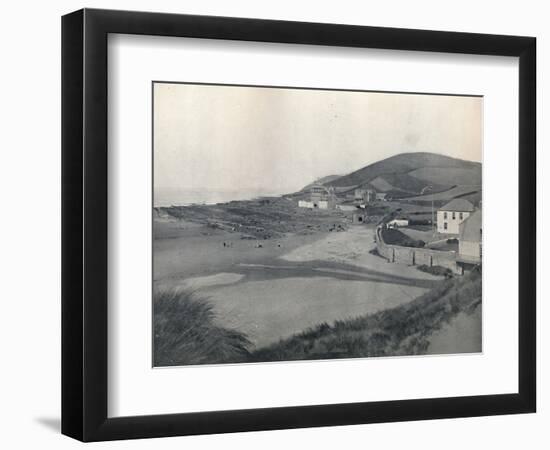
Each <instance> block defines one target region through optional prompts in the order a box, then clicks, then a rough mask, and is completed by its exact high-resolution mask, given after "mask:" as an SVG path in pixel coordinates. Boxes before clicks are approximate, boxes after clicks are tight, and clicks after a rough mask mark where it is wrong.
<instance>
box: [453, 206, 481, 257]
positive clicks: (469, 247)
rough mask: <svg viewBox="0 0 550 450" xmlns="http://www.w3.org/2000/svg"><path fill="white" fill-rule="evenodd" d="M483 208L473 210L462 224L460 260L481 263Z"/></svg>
mask: <svg viewBox="0 0 550 450" xmlns="http://www.w3.org/2000/svg"><path fill="white" fill-rule="evenodd" d="M481 226H482V225H481V209H478V210H476V211H475V212H473V213H472V214H471V215H470V216H469V217H468V218H467V219H466V220H465V221H464V222H462V223H461V224H460V236H459V238H458V261H459V262H463V263H467V264H480V263H481V254H482V244H481Z"/></svg>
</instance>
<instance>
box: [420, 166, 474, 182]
mask: <svg viewBox="0 0 550 450" xmlns="http://www.w3.org/2000/svg"><path fill="white" fill-rule="evenodd" d="M409 175H410V176H412V177H414V178H417V179H419V180H421V181H422V182H425V181H429V182H430V183H434V184H447V185H462V184H481V166H480V165H479V166H477V167H421V168H420V169H416V170H413V171H412V172H409Z"/></svg>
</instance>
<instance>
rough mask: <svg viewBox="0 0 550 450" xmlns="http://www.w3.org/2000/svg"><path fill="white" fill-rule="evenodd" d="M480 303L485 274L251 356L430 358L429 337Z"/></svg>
mask: <svg viewBox="0 0 550 450" xmlns="http://www.w3.org/2000/svg"><path fill="white" fill-rule="evenodd" d="M480 305H481V272H480V269H476V270H474V271H472V272H470V273H469V274H467V275H465V276H464V277H458V278H454V279H450V280H446V281H443V282H441V284H440V285H439V286H437V287H435V288H434V289H432V290H431V291H429V292H427V293H425V294H424V295H421V296H420V297H418V298H417V299H415V300H413V301H411V302H409V303H407V304H405V305H401V306H398V307H396V308H392V309H387V310H385V311H381V312H378V313H375V314H371V315H368V316H362V317H357V318H354V319H349V320H340V321H336V322H334V324H328V323H322V324H320V325H317V326H316V327H313V328H311V329H309V330H306V331H304V332H303V333H299V334H296V335H294V336H292V337H290V338H288V339H284V340H281V341H280V342H278V343H276V344H273V345H271V346H269V347H266V348H261V349H259V350H256V351H254V352H252V354H251V355H250V359H251V360H252V361H288V360H303V359H326V358H359V357H376V356H403V355H421V354H425V353H426V351H427V350H428V347H429V343H430V342H429V337H430V335H431V334H432V333H434V332H435V331H437V330H439V329H440V328H441V327H442V326H443V325H444V324H446V323H448V322H449V321H450V320H452V319H453V318H454V317H455V316H456V315H457V314H459V313H461V312H463V313H466V314H471V313H473V312H474V311H475V309H476V308H478V307H480Z"/></svg>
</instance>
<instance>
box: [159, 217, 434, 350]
mask: <svg viewBox="0 0 550 450" xmlns="http://www.w3.org/2000/svg"><path fill="white" fill-rule="evenodd" d="M156 233H157V239H155V240H154V280H155V286H156V287H160V288H171V289H182V288H183V289H191V290H193V291H194V292H195V293H196V294H197V295H203V296H205V297H207V298H208V299H209V301H210V302H211V304H212V305H213V306H214V310H215V312H216V320H217V321H218V323H219V324H220V325H223V326H225V327H229V328H233V329H238V330H240V331H243V332H245V333H246V334H247V336H248V337H249V338H250V340H251V341H252V342H253V344H255V346H256V347H260V346H264V345H267V344H270V343H273V342H276V341H278V340H279V339H282V338H285V337H288V336H290V335H292V334H294V333H298V332H301V331H303V330H305V329H307V328H308V327H312V326H314V325H316V324H319V323H322V322H333V321H335V320H340V319H347V318H351V317H355V316H358V315H363V314H368V313H373V312H376V311H380V310H383V309H387V308H391V307H394V306H398V305H400V304H403V303H405V302H408V301H410V300H412V299H413V298H415V297H416V296H418V295H420V294H422V293H423V292H425V291H426V290H427V289H429V288H430V287H432V286H433V285H434V283H435V282H437V281H438V280H439V279H440V278H438V277H435V276H433V275H430V274H427V273H424V272H420V271H419V270H417V269H416V268H415V267H407V266H402V265H395V264H389V263H387V262H386V260H384V259H383V258H380V257H379V256H376V255H373V254H371V253H369V252H370V251H371V250H372V249H373V248H374V227H373V226H370V227H369V226H352V227H350V228H349V229H348V230H347V231H343V232H330V233H329V232H318V233H314V234H305V235H296V234H290V235H288V236H285V237H283V238H280V239H270V240H249V239H242V238H241V237H242V236H241V235H240V234H239V233H227V232H225V231H222V230H212V229H210V228H208V227H206V226H201V225H197V224H195V223H187V224H186V223H184V222H179V221H178V222H177V223H173V222H169V221H165V222H164V223H162V225H161V226H160V227H157V228H156ZM160 236H162V238H159V237H160Z"/></svg>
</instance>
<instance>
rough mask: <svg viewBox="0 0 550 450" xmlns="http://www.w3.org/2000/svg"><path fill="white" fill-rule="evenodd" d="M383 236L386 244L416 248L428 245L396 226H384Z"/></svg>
mask: <svg viewBox="0 0 550 450" xmlns="http://www.w3.org/2000/svg"><path fill="white" fill-rule="evenodd" d="M382 238H383V239H384V242H385V243H386V244H390V245H401V246H403V247H414V248H422V247H424V246H425V245H426V243H425V242H424V241H421V240H416V239H413V238H411V237H409V236H407V235H406V234H405V233H403V232H401V231H399V230H397V229H395V228H386V227H382Z"/></svg>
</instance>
